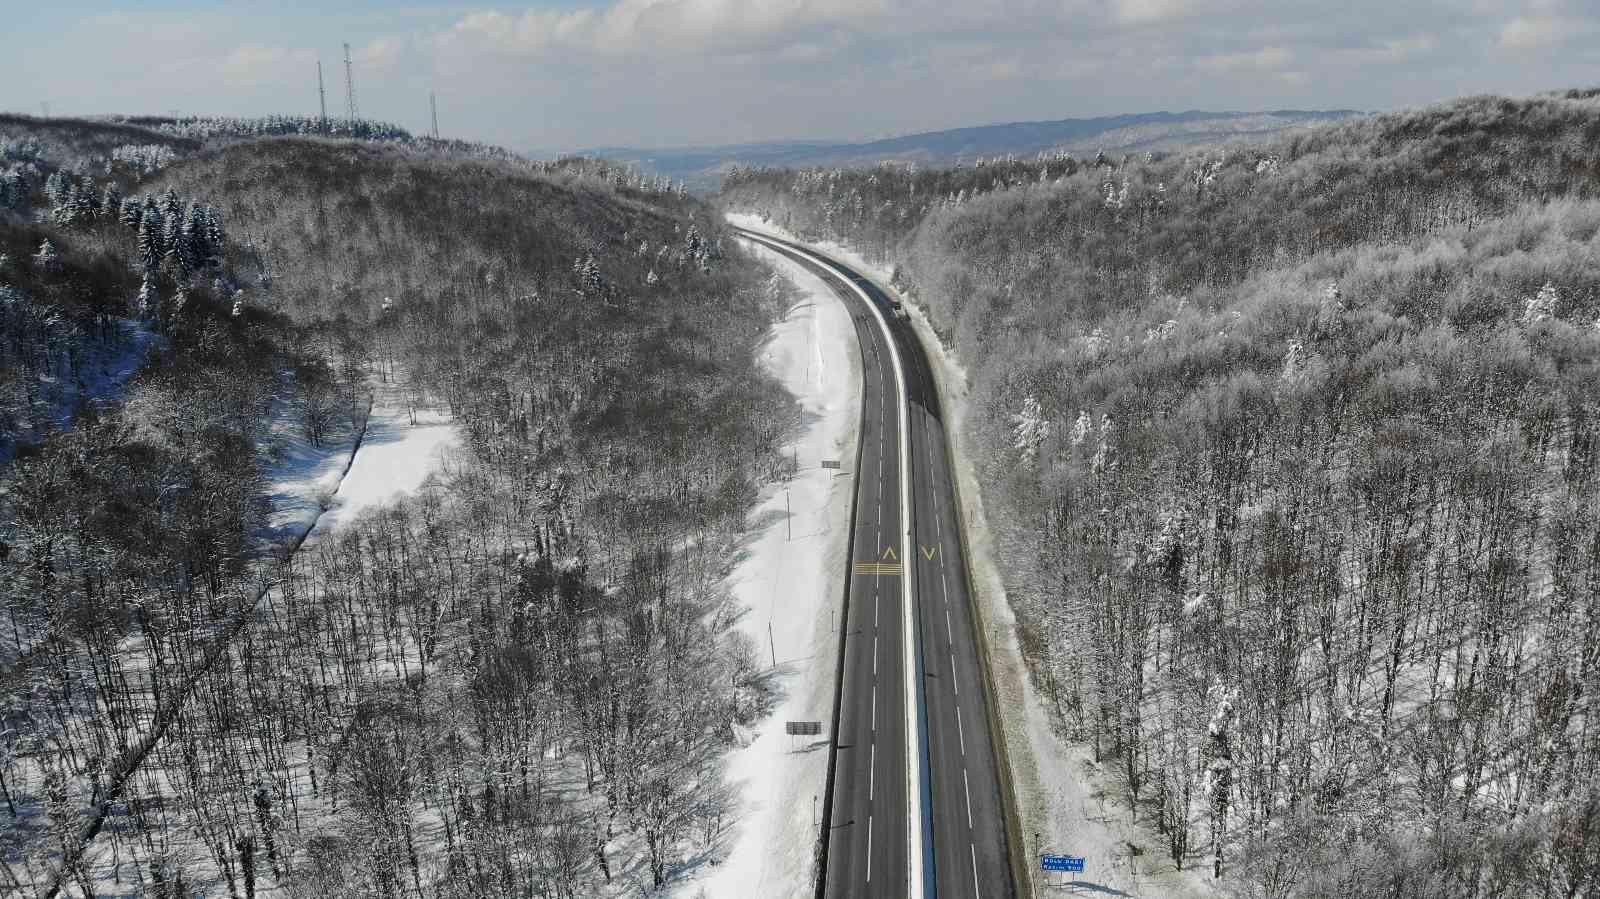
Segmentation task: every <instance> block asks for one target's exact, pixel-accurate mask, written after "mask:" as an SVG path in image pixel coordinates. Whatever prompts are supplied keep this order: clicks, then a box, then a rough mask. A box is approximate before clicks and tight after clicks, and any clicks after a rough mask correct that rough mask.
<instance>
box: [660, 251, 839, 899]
mask: <svg viewBox="0 0 1600 899" xmlns="http://www.w3.org/2000/svg"><path fill="white" fill-rule="evenodd" d="M752 252H754V253H756V254H757V255H758V256H761V257H762V258H764V259H767V260H768V261H770V262H771V263H772V264H773V265H774V266H775V267H777V269H778V270H779V271H781V272H783V273H784V274H785V275H786V276H787V277H788V278H789V279H790V280H791V281H793V282H794V283H795V284H796V285H797V286H798V287H799V288H800V289H801V291H802V293H803V299H802V300H801V302H799V303H798V304H797V305H795V306H794V308H792V309H790V310H789V313H788V315H786V316H785V317H784V319H783V320H782V321H781V322H779V323H778V324H777V325H775V326H773V328H772V330H771V332H770V333H769V335H768V340H767V342H766V344H765V346H764V347H763V354H764V362H765V364H766V366H767V368H768V370H769V371H771V372H772V373H773V375H774V376H776V377H777V378H778V379H779V381H781V382H782V383H783V385H784V386H785V387H786V388H788V390H789V392H790V393H792V394H794V396H795V397H796V398H797V399H798V401H799V403H800V406H801V408H802V409H803V410H804V413H805V418H804V424H803V426H802V428H803V430H802V431H801V433H800V434H799V435H798V436H797V438H796V441H795V443H793V444H792V445H791V446H790V447H788V450H787V451H789V452H792V453H793V454H794V455H795V458H796V460H797V461H798V463H799V464H798V470H797V472H796V474H795V476H794V477H793V478H792V479H791V480H790V481H789V482H788V483H786V484H779V485H774V486H772V487H770V488H768V490H767V491H766V493H765V494H764V495H763V496H762V499H761V502H760V504H759V505H758V506H757V507H756V509H755V510H754V511H753V512H752V513H751V518H750V521H751V526H752V531H751V533H750V535H749V536H748V538H747V541H746V543H745V544H744V545H743V552H742V557H741V558H740V560H739V562H738V563H737V565H736V566H735V567H734V569H733V570H732V573H731V574H730V575H729V581H728V583H729V587H730V589H732V591H733V593H734V595H735V597H736V598H737V599H738V600H740V601H741V602H742V603H743V605H744V607H745V608H746V609H747V612H746V614H745V616H744V618H743V619H742V620H741V621H740V623H739V626H740V627H741V628H742V629H743V630H744V631H745V632H746V633H747V634H748V635H749V636H750V637H751V639H752V640H753V641H755V644H756V645H757V646H758V647H759V654H758V655H759V657H760V658H761V659H762V660H763V661H766V662H769V663H770V662H771V660H772V659H773V658H774V656H775V657H776V659H777V678H776V688H777V691H778V700H777V703H776V705H775V706H774V709H773V712H772V714H771V716H769V717H768V718H767V719H765V720H764V721H762V722H761V723H760V724H759V725H758V726H757V728H756V730H755V734H754V739H753V741H752V742H751V743H750V744H749V745H748V746H746V747H744V748H741V749H737V750H735V751H733V752H731V753H730V754H729V756H728V771H727V778H728V783H729V785H730V786H731V787H732V789H733V792H734V794H735V795H737V796H740V797H742V804H741V807H740V808H739V809H737V810H736V811H735V813H734V814H735V822H734V824H733V835H732V837H731V838H730V840H729V841H728V844H727V845H728V850H727V854H726V856H725V858H723V859H722V860H721V861H720V862H719V863H717V864H715V865H712V866H706V867H702V868H700V869H698V871H696V872H694V873H693V874H691V875H690V876H689V877H687V878H685V879H683V880H680V881H679V882H678V884H677V887H676V892H678V894H680V895H686V896H698V895H700V891H701V890H703V891H704V895H706V896H708V897H711V899H723V897H726V899H748V897H752V896H759V897H762V899H768V897H771V899H782V897H800V896H809V895H810V894H811V892H812V886H813V872H812V868H811V865H812V852H813V846H814V843H815V837H816V833H817V830H816V827H815V825H814V823H813V817H812V816H813V814H816V815H820V814H821V813H822V799H823V796H822V794H823V788H824V784H825V781H826V778H827V770H828V767H827V766H828V753H827V745H828V744H827V740H826V738H823V739H820V740H819V739H816V738H805V737H800V738H792V737H789V736H788V735H786V734H785V733H784V723H785V722H786V721H820V722H823V728H824V733H826V732H827V728H828V727H829V722H830V721H831V718H832V715H833V691H834V673H835V671H834V669H835V662H836V657H837V654H838V648H839V647H838V641H837V635H836V633H835V630H834V629H835V628H836V627H837V618H836V617H835V616H836V615H837V610H838V607H839V603H840V601H841V598H842V597H843V594H844V560H845V547H846V538H847V537H848V534H847V531H848V530H849V526H850V496H851V485H852V481H853V478H852V477H851V476H850V475H851V474H852V469H853V468H854V464H855V456H856V440H857V439H858V434H857V426H858V425H859V423H860V418H861V370H860V369H861V362H860V356H859V352H858V350H857V348H856V337H855V327H854V326H853V325H852V324H851V322H850V314H849V312H848V311H847V310H846V309H845V307H844V305H843V303H842V302H841V301H840V300H839V299H838V298H837V297H835V296H834V294H833V292H832V291H831V290H829V289H828V288H827V286H826V285H825V284H823V283H822V281H821V280H820V279H818V278H817V277H816V276H815V275H813V274H811V273H810V272H807V271H806V270H804V269H802V268H801V267H800V266H798V265H796V264H794V263H793V262H790V261H789V260H788V259H786V258H784V257H781V256H778V255H777V254H775V253H772V252H771V251H769V250H766V249H763V248H760V247H754V248H752ZM828 459H837V460H841V461H842V464H843V468H842V476H841V471H834V470H832V469H824V468H822V467H821V462H822V461H823V460H828ZM769 633H770V638H769ZM813 804H814V805H815V811H813Z"/></svg>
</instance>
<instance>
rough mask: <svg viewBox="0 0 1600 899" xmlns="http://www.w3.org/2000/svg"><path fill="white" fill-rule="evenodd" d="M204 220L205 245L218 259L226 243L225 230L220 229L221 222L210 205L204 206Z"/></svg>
mask: <svg viewBox="0 0 1600 899" xmlns="http://www.w3.org/2000/svg"><path fill="white" fill-rule="evenodd" d="M205 220H206V245H207V246H209V247H210V248H211V253H212V255H214V256H215V257H216V258H218V259H219V260H220V259H221V258H222V248H223V247H224V246H225V245H226V244H227V239H228V235H227V232H225V231H223V230H222V223H221V222H219V221H218V220H217V214H216V212H215V211H214V210H213V209H212V208H211V207H210V206H207V207H205Z"/></svg>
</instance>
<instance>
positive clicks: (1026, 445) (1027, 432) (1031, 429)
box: [1011, 395, 1050, 463]
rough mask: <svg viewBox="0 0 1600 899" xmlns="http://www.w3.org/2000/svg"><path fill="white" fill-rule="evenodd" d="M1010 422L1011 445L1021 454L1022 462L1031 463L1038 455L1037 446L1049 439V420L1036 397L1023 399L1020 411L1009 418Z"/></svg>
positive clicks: (1030, 396)
mask: <svg viewBox="0 0 1600 899" xmlns="http://www.w3.org/2000/svg"><path fill="white" fill-rule="evenodd" d="M1011 422H1012V438H1013V439H1012V445H1013V446H1014V447H1016V449H1017V451H1018V452H1020V453H1021V454H1022V461H1024V462H1030V463H1031V462H1033V461H1034V459H1036V458H1037V457H1038V455H1039V446H1040V445H1041V444H1043V443H1044V442H1045V440H1047V439H1049V437H1050V420H1049V419H1048V418H1046V417H1045V415H1044V410H1043V408H1041V407H1040V405H1039V399H1038V397H1035V396H1032V395H1029V396H1026V397H1024V398H1023V400H1022V410H1021V411H1020V412H1017V413H1016V414H1014V415H1012V416H1011Z"/></svg>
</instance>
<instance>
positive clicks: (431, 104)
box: [428, 91, 439, 140]
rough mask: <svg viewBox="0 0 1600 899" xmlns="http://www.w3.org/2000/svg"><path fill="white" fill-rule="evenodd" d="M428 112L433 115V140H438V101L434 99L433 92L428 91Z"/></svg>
mask: <svg viewBox="0 0 1600 899" xmlns="http://www.w3.org/2000/svg"><path fill="white" fill-rule="evenodd" d="M428 111H429V112H430V113H432V114H433V139H434V140H438V139H439V101H438V99H437V98H436V97H434V95H433V91H428Z"/></svg>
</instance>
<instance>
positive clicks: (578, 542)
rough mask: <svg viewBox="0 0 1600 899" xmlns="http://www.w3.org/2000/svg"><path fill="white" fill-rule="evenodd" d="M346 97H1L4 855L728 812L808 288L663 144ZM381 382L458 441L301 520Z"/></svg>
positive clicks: (318, 857)
mask: <svg viewBox="0 0 1600 899" xmlns="http://www.w3.org/2000/svg"><path fill="white" fill-rule="evenodd" d="M341 127H342V128H343V130H342V131H339V132H338V133H340V134H343V135H345V137H341V138H329V137H326V136H321V135H319V134H317V133H311V134H306V133H303V132H305V131H307V130H308V129H307V128H305V127H303V123H301V124H296V123H295V121H292V120H267V121H240V120H206V121H204V122H192V121H191V122H187V123H183V122H179V123H172V122H163V121H150V122H143V123H141V122H140V121H138V120H133V121H130V122H117V123H106V122H80V121H62V120H51V121H41V120H36V119H31V118H27V117H3V118H0V317H3V318H0V323H3V327H0V450H4V453H3V455H0V602H3V603H4V606H5V608H4V613H3V614H0V684H3V685H4V686H3V690H4V693H3V696H4V705H3V706H0V716H3V721H0V725H3V726H0V798H3V800H4V803H5V804H4V807H3V808H0V820H5V821H7V822H8V826H7V827H5V828H0V893H4V894H6V895H21V896H50V895H108V894H118V895H122V894H127V893H130V892H131V893H137V894H141V895H150V896H157V897H180V896H181V897H189V896H195V895H206V896H222V895H228V896H234V897H254V896H257V895H262V896H266V895H273V896H351V895H383V896H397V895H402V894H403V895H407V896H441V897H443V896H450V897H456V896H460V897H468V896H473V897H476V896H487V895H548V896H572V895H575V894H583V895H588V894H590V892H591V891H594V890H600V891H606V890H609V891H613V892H620V891H625V890H629V889H636V888H638V887H639V885H643V886H645V887H649V886H652V885H654V884H659V883H661V882H662V881H664V880H665V879H667V878H669V877H671V876H673V874H674V872H675V871H676V870H678V869H679V868H680V866H681V865H682V864H683V863H684V861H685V860H686V859H689V858H691V857H693V855H694V854H696V853H699V852H703V851H705V850H706V848H707V846H709V845H710V843H711V841H714V840H716V839H717V838H718V835H719V833H720V829H721V825H722V820H723V817H722V816H723V807H722V805H721V804H720V797H721V796H722V795H723V794H724V790H723V788H722V787H721V785H720V776H721V775H720V761H719V760H720V755H721V751H722V749H723V747H724V744H725V741H726V740H728V739H731V733H732V728H733V726H734V725H738V724H744V723H748V722H750V721H751V720H753V718H754V716H756V715H758V714H759V713H760V711H761V709H762V707H763V704H764V703H765V702H766V701H767V699H766V696H765V693H764V690H763V688H762V686H761V681H760V678H759V672H758V671H757V669H756V666H755V663H754V662H753V660H752V658H753V656H752V652H751V649H750V647H749V646H748V645H746V644H745V643H744V642H742V638H740V637H737V636H736V635H735V634H734V632H733V631H732V630H731V629H730V627H731V623H732V622H733V621H734V620H735V618H736V615H737V610H736V609H735V608H732V607H731V606H730V601H729V600H728V598H727V596H726V594H725V592H724V591H723V589H722V587H721V586H720V576H721V573H722V572H723V570H724V566H725V565H726V564H727V561H726V560H727V559H728V558H729V556H730V555H731V553H729V552H726V551H725V550H726V549H727V547H729V546H730V545H731V544H732V542H733V539H734V536H735V535H736V534H737V533H739V532H741V530H742V528H743V521H744V514H745V511H746V509H747V508H748V506H749V505H750V503H751V502H752V500H753V498H754V497H755V495H756V490H757V488H758V486H759V485H760V483H761V482H762V481H763V480H764V479H766V478H768V477H770V476H772V475H773V474H774V473H775V472H777V471H779V470H780V469H781V468H782V466H784V465H785V464H786V463H785V462H784V460H783V458H782V457H781V456H780V455H779V454H778V453H777V448H778V447H779V446H780V445H781V444H782V442H783V441H784V439H785V436H786V433H787V431H788V429H789V428H790V427H792V425H793V423H794V421H795V420H796V419H795V415H796V413H795V410H794V408H793V406H792V404H791V402H790V400H789V399H788V398H787V396H786V394H784V392H783V391H782V390H781V388H779V387H778V386H777V385H776V383H775V382H773V381H772V380H771V379H770V378H769V377H768V376H767V375H766V374H765V373H764V371H763V370H762V369H760V368H759V367H758V365H757V362H756V353H755V350H756V347H757V344H758V342H759V341H760V339H761V337H762V335H763V333H764V331H765V330H766V328H767V326H768V325H769V324H770V323H771V322H772V321H773V320H774V318H775V317H776V316H778V315H779V314H780V313H781V311H782V309H783V307H784V304H785V303H786V302H787V296H786V295H785V294H784V292H783V290H782V289H781V288H780V287H778V286H777V285H776V284H775V283H774V282H772V281H770V280H769V275H770V272H767V271H766V270H765V269H761V268H758V266H757V265H756V264H755V263H754V262H752V261H751V260H750V259H749V258H748V257H746V256H744V255H743V254H742V253H741V252H740V251H739V250H738V249H737V248H736V247H735V246H734V245H733V243H732V241H728V242H726V243H725V242H724V240H723V230H722V226H721V225H720V223H719V220H718V219H717V218H716V217H715V216H713V214H712V211H711V210H710V209H709V208H708V207H706V206H705V205H704V204H702V203H700V202H698V201H695V200H692V199H689V198H687V197H686V196H685V195H684V194H683V193H682V191H681V190H674V189H670V188H669V186H668V185H666V184H665V183H664V182H661V181H659V180H658V179H653V178H645V177H642V176H640V175H638V174H637V173H636V172H631V171H629V170H626V169H623V168H621V167H618V166H615V165H612V164H607V163H602V162H598V161H594V160H581V159H574V160H565V161H562V162H558V163H544V162H531V161H527V160H523V159H520V158H518V157H516V156H514V155H513V154H509V153H506V152H504V151H498V150H495V149H494V148H485V147H480V146H476V145H460V144H453V143H439V142H431V141H426V140H417V139H413V138H410V137H409V136H408V135H403V134H396V133H393V132H392V131H391V130H390V129H388V128H386V127H385V126H381V125H378V124H375V123H342V126H341ZM352 136H353V137H355V138H360V139H349V138H350V137H352ZM375 396H376V397H379V398H380V400H379V402H380V403H382V402H403V403H404V404H405V406H406V407H407V408H409V409H411V410H413V412H414V413H419V412H426V413H427V414H430V415H433V416H436V417H437V416H440V415H443V416H446V417H447V419H448V421H450V422H451V423H452V424H453V425H454V430H455V432H456V433H457V434H458V436H459V438H460V443H461V449H460V451H458V452H456V453H455V454H453V456H452V460H451V462H450V464H449V465H448V466H447V467H446V468H444V469H442V470H440V471H438V472H436V474H435V476H434V479H433V480H432V481H431V483H430V484H429V485H428V486H426V487H425V489H423V490H422V491H421V493H420V494H419V495H417V496H415V497H413V498H411V499H408V500H406V501H404V502H403V503H400V504H399V505H396V506H393V507H388V508H383V509H381V510H379V511H376V512H373V513H370V514H365V515H361V516H356V517H353V518H352V517H348V516H347V517H346V518H344V519H341V521H342V524H341V527H340V529H339V530H338V531H337V532H334V533H323V532H321V531H319V532H318V533H317V534H316V535H314V536H313V537H312V539H311V540H310V541H309V542H307V543H306V544H305V545H304V547H303V548H300V549H299V550H298V551H296V547H297V546H299V540H300V538H301V537H302V536H303V533H304V532H303V531H300V532H297V533H292V534H284V535H281V536H282V538H283V540H281V541H280V540H279V537H280V535H279V534H277V533H275V532H274V531H273V530H272V529H271V528H269V527H268V523H269V521H271V520H275V519H274V515H276V514H277V513H278V512H279V511H281V510H278V509H275V508H274V507H273V502H272V498H271V496H270V495H269V491H268V490H267V488H266V485H267V483H268V482H269V481H272V480H273V479H275V478H276V479H281V478H283V477H285V476H293V473H294V466H295V465H296V464H297V462H296V460H297V459H299V458H301V457H310V456H316V455H317V454H318V453H323V454H329V453H334V454H337V453H348V452H349V446H350V444H351V443H352V442H353V441H356V440H359V439H360V435H361V434H362V433H363V432H364V431H365V429H366V422H367V420H368V419H367V414H368V413H367V410H368V409H369V408H370V407H371V404H372V403H373V401H374V397H375ZM396 396H399V397H403V400H399V401H397V400H394V399H393V398H394V397H396ZM374 439H380V438H374ZM390 439H392V438H390ZM286 472H287V474H286ZM325 502H327V500H325Z"/></svg>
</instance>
